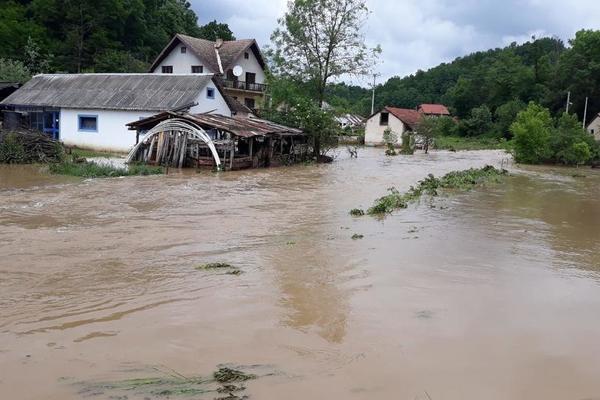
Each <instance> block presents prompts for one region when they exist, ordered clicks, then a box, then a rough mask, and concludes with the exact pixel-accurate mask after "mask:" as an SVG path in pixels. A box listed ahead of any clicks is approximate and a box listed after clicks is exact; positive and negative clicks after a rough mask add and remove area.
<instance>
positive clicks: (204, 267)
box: [196, 262, 233, 270]
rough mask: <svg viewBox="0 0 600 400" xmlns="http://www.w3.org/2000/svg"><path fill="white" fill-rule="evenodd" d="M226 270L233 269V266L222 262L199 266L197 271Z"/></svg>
mask: <svg viewBox="0 0 600 400" xmlns="http://www.w3.org/2000/svg"><path fill="white" fill-rule="evenodd" d="M226 268H233V265H231V264H227V263H222V262H215V263H208V264H202V265H199V266H197V267H196V269H197V270H211V269H226Z"/></svg>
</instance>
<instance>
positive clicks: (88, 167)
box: [50, 162, 164, 178]
mask: <svg viewBox="0 0 600 400" xmlns="http://www.w3.org/2000/svg"><path fill="white" fill-rule="evenodd" d="M50 172H51V173H53V174H56V175H70V176H80V177H83V178H111V177H116V176H134V175H160V174H163V173H164V170H163V168H162V167H153V166H148V165H129V166H128V167H127V168H119V167H114V166H112V165H101V164H96V163H94V162H82V163H73V162H61V163H57V164H50Z"/></svg>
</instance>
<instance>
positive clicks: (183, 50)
mask: <svg viewBox="0 0 600 400" xmlns="http://www.w3.org/2000/svg"><path fill="white" fill-rule="evenodd" d="M185 53H187V47H185V46H181V54H185Z"/></svg>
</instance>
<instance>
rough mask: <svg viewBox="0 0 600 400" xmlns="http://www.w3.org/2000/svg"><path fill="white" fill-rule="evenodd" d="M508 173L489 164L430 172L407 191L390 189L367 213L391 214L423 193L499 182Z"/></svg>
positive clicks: (429, 193) (429, 194) (427, 193)
mask: <svg viewBox="0 0 600 400" xmlns="http://www.w3.org/2000/svg"><path fill="white" fill-rule="evenodd" d="M507 173H508V172H507V171H505V170H499V169H496V168H494V167H492V166H489V165H488V166H486V167H483V168H480V169H468V170H465V171H454V172H450V173H448V174H446V175H444V176H443V177H441V178H436V177H434V176H433V175H431V174H429V175H428V176H427V177H426V178H425V179H423V180H422V181H420V182H419V183H418V184H417V186H412V187H411V188H410V189H409V190H408V192H406V193H400V192H399V191H398V190H397V189H396V188H390V189H388V192H389V194H387V195H385V196H383V197H380V198H379V199H377V200H376V201H375V204H373V206H372V207H371V208H369V209H368V210H367V214H369V215H385V214H389V213H391V212H393V211H394V210H398V209H401V208H407V207H408V204H409V203H411V202H413V201H416V200H418V199H419V198H421V196H423V195H428V196H433V197H435V196H438V195H439V191H440V190H468V189H470V188H472V187H474V186H477V185H482V184H485V183H495V182H499V181H500V180H501V179H502V178H503V177H504V176H505V175H507Z"/></svg>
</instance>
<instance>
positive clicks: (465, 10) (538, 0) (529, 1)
mask: <svg viewBox="0 0 600 400" xmlns="http://www.w3.org/2000/svg"><path fill="white" fill-rule="evenodd" d="M191 3H192V6H193V8H194V10H195V11H196V12H197V13H198V15H199V18H200V21H201V22H203V23H204V22H208V21H211V20H213V19H217V20H219V21H221V22H226V23H228V24H229V25H230V28H231V29H232V31H233V32H234V33H235V34H236V36H237V37H240V38H249V37H253V38H256V39H257V40H258V41H259V43H260V44H261V46H263V47H264V46H266V45H267V44H268V43H269V37H270V34H271V32H272V31H273V30H274V29H275V27H276V25H277V18H278V17H280V16H282V15H283V13H284V11H285V7H286V3H287V1H286V0H244V1H242V0H221V1H210V0H192V1H191ZM367 4H368V5H369V7H370V9H371V11H372V14H371V17H370V19H369V22H368V24H367V26H365V33H366V37H367V42H368V43H369V44H370V45H376V44H380V45H381V46H382V48H383V54H382V60H381V61H382V63H381V64H380V65H379V66H378V70H379V72H380V73H381V74H382V79H387V78H389V77H391V76H394V75H399V76H404V75H407V74H411V73H414V72H416V71H417V70H419V69H428V68H430V67H433V66H435V65H437V64H439V63H441V62H447V61H450V60H452V59H454V58H455V57H458V56H462V55H465V54H468V53H470V52H473V51H478V50H485V49H488V48H492V47H499V46H504V45H506V44H509V43H511V42H512V41H517V42H523V41H525V40H528V39H529V38H530V37H531V35H536V36H541V35H546V36H552V35H556V36H559V37H560V38H562V39H564V40H566V39H569V38H571V37H573V35H574V34H575V32H576V31H578V30H579V29H582V28H586V29H599V28H600V1H598V0H576V1H564V0H506V1H494V0H454V1H452V0H418V1H417V0H401V1H390V0H367ZM368 81H369V80H368V79H364V80H359V81H357V83H360V84H367V83H368Z"/></svg>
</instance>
